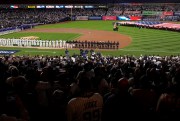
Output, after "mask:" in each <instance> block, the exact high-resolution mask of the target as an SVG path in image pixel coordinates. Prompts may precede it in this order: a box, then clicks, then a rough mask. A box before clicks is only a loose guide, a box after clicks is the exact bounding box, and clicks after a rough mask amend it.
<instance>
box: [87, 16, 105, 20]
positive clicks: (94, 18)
mask: <svg viewBox="0 0 180 121" xmlns="http://www.w3.org/2000/svg"><path fill="white" fill-rule="evenodd" d="M89 20H102V17H101V16H89Z"/></svg>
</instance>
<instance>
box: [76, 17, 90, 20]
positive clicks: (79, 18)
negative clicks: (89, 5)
mask: <svg viewBox="0 0 180 121" xmlns="http://www.w3.org/2000/svg"><path fill="white" fill-rule="evenodd" d="M76 20H88V16H76Z"/></svg>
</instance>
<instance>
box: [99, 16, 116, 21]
mask: <svg viewBox="0 0 180 121" xmlns="http://www.w3.org/2000/svg"><path fill="white" fill-rule="evenodd" d="M102 20H117V17H116V16H103V17H102Z"/></svg>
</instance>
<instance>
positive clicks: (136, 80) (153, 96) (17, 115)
mask: <svg viewBox="0 0 180 121" xmlns="http://www.w3.org/2000/svg"><path fill="white" fill-rule="evenodd" d="M65 53H66V54H65V55H62V56H40V55H37V56H28V55H27V56H14V55H5V56H1V57H0V107H1V108H0V120H1V121H6V120H11V121H19V120H21V121H39V120H46V121H48V120H49V121H60V120H61V121H85V120H97V121H100V120H101V121H116V120H118V121H119V120H121V119H126V120H165V121H166V120H167V121H170V120H171V121H175V120H179V119H180V117H179V112H180V64H179V62H180V57H179V56H140V57H135V56H126V55H125V56H116V57H113V56H103V55H102V54H101V53H98V52H97V53H96V52H95V51H93V50H90V51H86V54H83V53H84V50H82V49H81V50H80V54H78V55H76V54H74V55H72V56H70V55H69V53H68V50H66V51H65Z"/></svg>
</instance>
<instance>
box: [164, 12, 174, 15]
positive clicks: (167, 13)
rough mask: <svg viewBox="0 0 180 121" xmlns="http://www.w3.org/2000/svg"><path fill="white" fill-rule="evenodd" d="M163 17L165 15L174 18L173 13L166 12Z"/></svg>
mask: <svg viewBox="0 0 180 121" xmlns="http://www.w3.org/2000/svg"><path fill="white" fill-rule="evenodd" d="M163 15H165V16H173V11H164V12H163Z"/></svg>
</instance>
